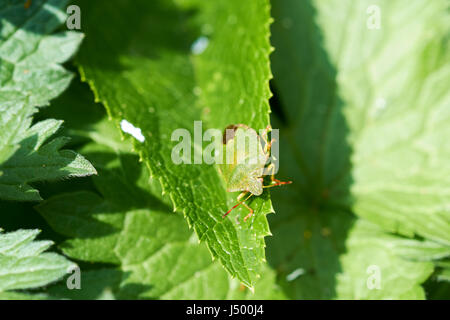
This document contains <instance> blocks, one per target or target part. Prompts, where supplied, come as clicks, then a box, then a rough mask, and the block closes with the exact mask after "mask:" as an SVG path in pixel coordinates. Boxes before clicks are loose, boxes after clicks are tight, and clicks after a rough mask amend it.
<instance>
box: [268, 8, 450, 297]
mask: <svg viewBox="0 0 450 320" xmlns="http://www.w3.org/2000/svg"><path fill="white" fill-rule="evenodd" d="M371 6H372V8H371V9H369V7H371ZM447 6H448V3H447V2H445V1H435V2H433V3H432V4H431V3H430V2H428V1H416V2H414V3H411V2H408V1H395V2H392V1H377V2H376V6H375V7H374V6H373V1H372V2H371V1H356V0H345V1H336V0H329V1H318V0H309V1H293V0H292V1H291V0H288V1H281V0H280V1H273V15H274V18H275V21H276V23H275V24H274V25H273V29H272V32H273V44H274V46H275V47H276V51H275V53H274V54H273V64H272V67H273V71H274V75H275V81H274V84H275V87H276V90H277V91H278V93H279V99H280V101H279V102H280V105H279V106H278V109H277V110H275V111H276V114H277V115H278V117H277V121H278V124H279V125H280V126H282V129H281V130H280V134H281V136H282V138H281V143H280V145H281V152H280V154H281V155H282V156H283V157H282V158H281V159H280V160H281V163H282V165H281V167H280V172H281V175H283V176H289V177H293V180H294V183H295V185H296V186H297V190H287V191H286V190H285V191H284V192H282V191H277V192H273V199H274V204H275V209H276V211H277V212H280V215H277V216H274V217H272V221H271V224H272V229H273V233H274V237H273V238H271V239H270V241H269V243H268V260H269V262H270V263H271V264H272V265H274V266H276V267H277V269H278V270H279V271H280V272H282V273H283V274H284V275H286V276H289V275H292V273H293V272H295V271H296V270H301V272H300V273H299V272H297V274H299V276H298V277H297V278H295V279H294V280H291V281H286V283H284V286H285V290H286V292H288V293H289V294H290V296H291V297H293V298H351V299H404V298H412V299H417V298H424V292H423V289H422V288H421V287H420V286H419V284H420V283H422V282H423V281H425V279H426V278H427V277H428V276H429V275H430V274H431V272H432V269H433V267H432V264H431V263H429V262H419V261H413V260H417V259H420V260H430V259H437V258H442V257H444V256H446V255H448V252H449V244H450V238H449V236H450V216H449V214H448V209H447V207H448V203H449V201H448V200H449V195H450V193H449V190H450V189H448V185H449V184H448V182H447V180H448V178H449V177H450V174H449V173H450V171H449V169H450V168H449V167H448V166H446V165H445V164H446V162H447V161H446V159H448V156H449V151H450V145H449V144H448V141H449V140H448V139H445V138H444V137H445V136H448V135H449V132H448V128H447V127H448V126H445V123H446V120H445V119H446V118H448V116H449V113H448V111H449V109H448V108H447V107H446V106H448V104H449V101H450V95H449V94H448V90H447V88H446V83H448V77H449V76H450V68H449V66H448V64H446V61H448V57H449V51H448V21H449V19H448V11H447V10H446V8H447ZM374 8H375V9H377V8H379V9H380V10H381V11H380V12H381V28H380V29H370V28H368V27H367V23H368V19H369V18H371V16H373V10H374ZM372 18H373V17H372ZM431 35H432V36H431ZM351 213H355V214H357V215H358V216H360V217H363V218H365V219H368V220H370V221H371V222H373V223H375V224H376V225H379V226H380V227H382V229H381V228H377V227H376V226H375V225H371V224H370V223H368V222H363V221H360V220H359V219H355V218H352V217H351ZM383 229H384V230H386V231H390V232H397V233H400V234H402V235H405V236H409V237H413V236H414V235H416V234H417V235H419V236H421V237H423V238H425V239H426V241H417V240H408V239H404V238H399V237H395V236H388V235H386V234H384V233H383ZM370 265H376V266H379V267H380V270H381V274H382V279H384V280H382V281H384V282H382V283H384V285H382V288H381V289H380V290H369V289H368V286H367V285H366V281H367V279H368V278H369V276H370V274H368V273H367V268H368V266H370ZM290 279H292V278H290Z"/></svg>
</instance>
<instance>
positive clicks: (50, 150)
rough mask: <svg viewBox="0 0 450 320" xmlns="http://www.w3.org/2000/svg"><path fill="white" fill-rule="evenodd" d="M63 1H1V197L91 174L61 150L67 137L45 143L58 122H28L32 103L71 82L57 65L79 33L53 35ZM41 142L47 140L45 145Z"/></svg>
mask: <svg viewBox="0 0 450 320" xmlns="http://www.w3.org/2000/svg"><path fill="white" fill-rule="evenodd" d="M66 4H67V1H54V0H48V1H45V0H41V1H33V2H32V3H31V5H30V6H29V7H28V8H26V7H25V6H24V4H23V3H22V2H15V3H14V4H13V3H12V2H11V1H8V2H7V3H4V4H2V7H1V11H0V21H1V22H0V84H1V85H0V198H1V199H6V200H22V201H33V200H40V199H41V197H40V195H39V192H38V191H37V190H36V189H34V188H33V187H31V186H30V185H29V183H33V182H37V181H50V180H55V179H61V178H65V177H81V176H86V175H91V174H95V169H94V168H93V167H92V166H91V164H90V163H89V162H88V161H86V160H85V159H84V158H83V157H81V156H80V155H78V154H76V153H74V152H72V151H69V150H60V149H61V147H63V146H64V145H65V144H66V142H67V141H68V140H67V138H63V137H58V138H56V139H54V140H52V141H50V142H47V143H45V142H46V141H47V140H48V138H49V137H50V136H52V135H53V134H54V133H55V132H56V131H57V130H58V129H59V127H60V126H61V123H62V122H61V121H57V120H53V119H50V120H45V121H41V122H38V123H35V124H34V125H31V124H32V115H33V114H34V113H35V112H36V109H35V107H36V106H42V105H46V104H48V102H49V100H50V99H52V98H54V97H56V96H57V95H59V94H60V93H61V92H62V91H63V90H64V89H65V88H66V87H67V86H68V85H69V83H70V80H71V79H72V74H71V73H70V72H68V71H67V70H65V69H64V68H63V67H62V66H61V65H60V64H61V63H63V62H65V61H67V60H68V59H69V58H70V57H71V56H72V55H73V54H74V53H75V51H76V49H77V48H78V46H79V44H80V42H81V38H82V35H81V34H79V33H74V32H62V33H57V34H51V33H52V32H53V31H54V30H55V29H56V28H57V27H59V26H60V25H61V23H62V22H63V21H64V20H65V17H66V15H65V13H64V12H62V11H61V10H60V9H62V8H64V7H65V5H66ZM44 143H45V144H44Z"/></svg>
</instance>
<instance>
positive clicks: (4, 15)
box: [0, 0, 83, 108]
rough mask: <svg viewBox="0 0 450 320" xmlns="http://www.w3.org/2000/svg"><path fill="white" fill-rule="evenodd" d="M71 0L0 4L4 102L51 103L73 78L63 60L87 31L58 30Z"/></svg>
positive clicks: (1, 96) (0, 71) (0, 99)
mask: <svg viewBox="0 0 450 320" xmlns="http://www.w3.org/2000/svg"><path fill="white" fill-rule="evenodd" d="M67 3H68V1H67V0H33V1H30V6H29V7H28V8H25V6H24V1H2V3H1V4H0V9H1V12H0V103H1V105H2V107H4V105H12V106H14V105H17V104H19V103H21V102H22V103H25V106H24V108H28V107H33V106H43V105H47V104H48V102H49V100H51V99H53V98H55V97H56V96H58V95H59V94H60V93H61V92H62V91H64V89H66V88H67V86H68V85H69V83H70V80H71V79H72V74H71V73H70V72H68V71H67V70H65V69H64V68H63V67H62V66H61V65H60V64H61V63H64V62H66V61H67V60H68V59H69V58H70V57H71V56H72V55H73V54H74V53H75V51H76V49H77V48H78V46H79V44H80V42H81V40H82V37H83V35H82V34H81V33H76V32H71V31H64V32H59V33H53V32H54V31H55V30H56V29H57V28H58V27H59V26H60V25H61V24H62V23H63V22H65V19H66V14H65V12H63V11H62V10H61V9H64V11H65V8H66V6H67Z"/></svg>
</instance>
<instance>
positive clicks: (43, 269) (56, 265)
mask: <svg viewBox="0 0 450 320" xmlns="http://www.w3.org/2000/svg"><path fill="white" fill-rule="evenodd" d="M38 233H39V231H38V230H18V231H15V232H9V233H0V292H2V295H1V296H0V298H2V297H6V296H8V295H13V296H12V297H14V293H9V292H6V293H3V291H7V290H16V289H32V288H37V287H41V286H44V285H47V284H49V283H52V282H54V281H56V280H58V279H60V278H61V277H63V276H64V275H65V274H66V272H67V271H68V270H69V269H70V268H71V267H73V266H74V264H73V263H72V262H70V261H68V260H67V259H66V258H64V257H62V256H60V255H58V254H55V253H49V252H44V251H45V250H47V249H48V248H49V247H50V246H51V245H52V242H51V241H33V240H34V239H35V238H36V236H37V234H38ZM4 295H6V296H4Z"/></svg>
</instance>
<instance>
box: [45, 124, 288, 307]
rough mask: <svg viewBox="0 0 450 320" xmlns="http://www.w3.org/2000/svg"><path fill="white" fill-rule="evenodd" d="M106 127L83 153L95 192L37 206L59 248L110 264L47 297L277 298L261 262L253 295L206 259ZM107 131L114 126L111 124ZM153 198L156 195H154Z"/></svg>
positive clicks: (126, 143) (128, 147) (142, 168)
mask: <svg viewBox="0 0 450 320" xmlns="http://www.w3.org/2000/svg"><path fill="white" fill-rule="evenodd" d="M107 127H108V125H107V123H105V121H103V122H100V123H98V127H97V130H96V134H95V135H92V136H93V137H100V142H99V141H97V142H91V143H89V144H87V145H86V146H85V147H84V148H83V149H82V152H83V153H84V154H86V155H87V157H88V158H89V159H90V160H91V161H93V163H94V164H95V165H96V167H97V168H98V170H99V175H98V176H96V177H95V178H94V183H95V185H96V188H97V191H98V193H99V194H100V195H99V194H97V193H94V192H92V191H79V192H74V193H66V194H61V195H58V196H54V197H52V198H50V199H48V200H47V201H44V202H43V203H41V204H39V205H38V206H37V210H38V211H39V212H40V213H41V214H42V216H43V217H44V218H45V219H46V221H47V222H48V223H49V224H50V226H51V227H52V228H53V229H54V230H55V231H57V232H59V233H61V234H63V235H65V236H67V237H68V238H69V239H68V240H66V241H64V242H63V243H62V244H61V245H60V248H61V249H62V250H63V252H64V253H65V254H66V255H68V256H69V257H71V258H73V259H77V260H82V261H86V262H99V263H111V264H114V265H116V269H101V270H92V271H83V270H82V275H83V280H82V284H81V286H82V288H83V290H81V291H80V292H79V293H78V292H68V291H67V289H66V288H64V286H62V285H58V286H55V287H52V288H50V290H49V291H48V293H49V294H50V295H51V296H54V297H63V298H73V299H103V298H108V299H109V298H118V299H130V298H131V299H136V298H152V299H156V298H158V299H270V298H273V299H279V298H283V297H284V295H283V294H282V292H281V291H280V289H279V288H278V287H277V286H276V284H275V274H274V272H273V270H271V269H270V268H268V267H266V266H264V267H263V270H262V274H263V276H262V277H261V279H260V280H258V281H257V282H256V285H255V294H252V293H251V292H250V290H248V289H245V288H244V287H240V285H239V281H236V280H232V279H230V278H229V276H228V275H227V274H226V272H225V271H224V270H223V268H222V267H221V265H220V264H219V263H218V262H217V261H216V262H214V261H212V260H211V256H210V253H209V252H208V250H207V248H206V246H205V245H204V244H199V241H198V238H197V237H196V235H195V234H194V233H193V231H192V230H189V229H188V227H187V225H186V223H185V221H184V219H183V217H182V215H181V214H179V213H173V212H172V210H171V209H170V207H169V205H170V200H167V199H164V198H161V197H160V194H161V191H160V189H159V183H156V184H155V182H154V181H152V180H151V179H150V178H149V174H148V170H147V169H146V167H145V166H143V165H142V164H141V163H139V161H138V156H137V155H136V154H134V153H132V152H131V143H130V141H129V140H128V139H127V140H125V141H123V142H120V136H119V133H118V132H117V130H114V131H111V130H110V129H106V130H107V131H106V132H109V134H110V136H109V137H110V138H111V140H112V141H119V142H120V145H118V144H116V145H115V146H113V147H112V146H111V145H107V144H104V141H105V140H104V139H103V138H101V137H104V136H106V134H104V133H103V134H102V132H104V131H103V130H105V128H107ZM109 127H110V128H114V127H113V126H112V123H110V126H109ZM155 194H156V195H158V196H155Z"/></svg>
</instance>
